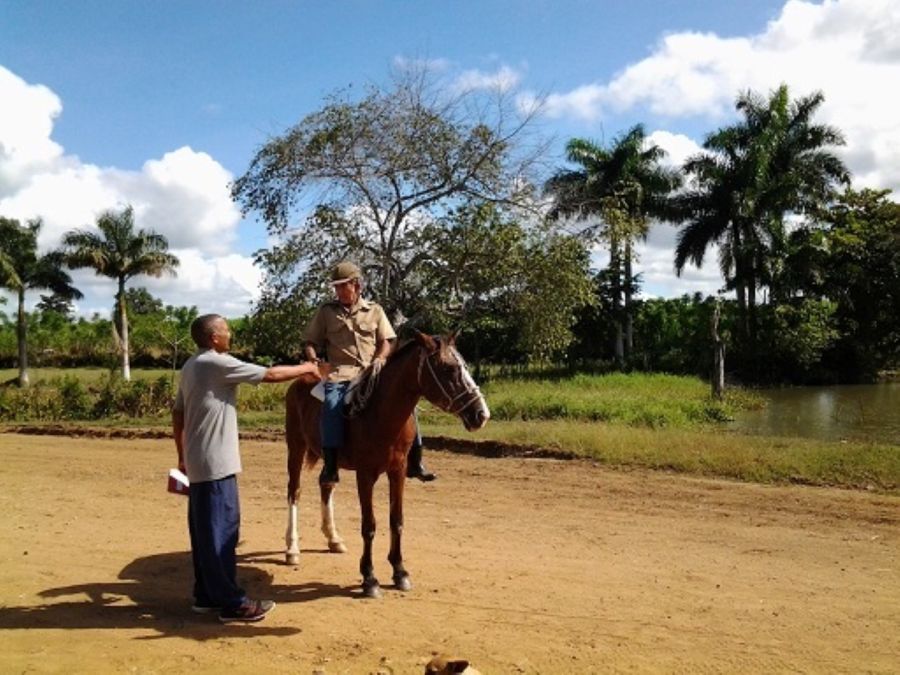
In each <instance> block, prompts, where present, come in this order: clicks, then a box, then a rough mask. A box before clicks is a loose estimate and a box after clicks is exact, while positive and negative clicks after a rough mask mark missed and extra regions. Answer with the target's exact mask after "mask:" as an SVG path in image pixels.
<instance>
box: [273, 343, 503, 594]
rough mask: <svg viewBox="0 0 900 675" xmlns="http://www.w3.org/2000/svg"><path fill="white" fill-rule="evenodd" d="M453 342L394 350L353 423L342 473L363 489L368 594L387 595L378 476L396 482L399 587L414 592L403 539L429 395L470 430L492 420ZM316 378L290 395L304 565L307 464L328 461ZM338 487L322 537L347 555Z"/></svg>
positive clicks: (295, 557) (292, 501)
mask: <svg viewBox="0 0 900 675" xmlns="http://www.w3.org/2000/svg"><path fill="white" fill-rule="evenodd" d="M453 342H454V340H453V338H452V337H451V338H446V339H441V338H432V337H429V336H428V335H425V334H423V333H417V334H416V336H415V339H414V340H411V341H410V342H408V343H407V344H405V345H404V346H403V347H401V348H400V349H398V350H397V351H396V352H394V353H393V354H392V355H391V356H390V358H389V359H388V360H387V363H386V364H385V365H384V367H383V368H382V369H381V373H380V374H379V376H378V378H379V381H378V383H377V389H376V390H375V392H374V396H373V397H372V400H371V402H370V403H369V405H368V406H367V407H366V408H365V409H364V410H363V411H362V412H361V413H359V415H358V416H356V417H354V418H353V419H349V420H347V421H346V425H347V426H346V431H345V443H344V446H343V447H342V448H340V450H339V453H338V464H339V466H340V468H342V469H352V470H355V471H356V489H357V492H358V494H359V507H360V511H361V515H362V528H361V529H362V538H363V554H362V557H361V558H360V561H359V571H360V573H361V574H362V577H363V583H362V587H363V591H364V593H365V595H366V596H368V597H379V596H380V595H381V590H380V588H379V585H378V579H376V578H375V575H374V570H373V566H372V541H373V539H374V538H375V510H374V507H373V504H372V492H373V489H374V486H375V482H376V481H377V480H378V477H379V476H380V475H381V474H383V473H387V475H388V480H389V481H390V502H391V505H390V506H391V511H390V512H391V516H390V522H391V550H390V553H389V555H388V560H389V561H390V563H391V566H392V567H393V572H394V573H393V580H394V584H395V586H396V587H397V588H398V589H400V590H403V591H407V590H409V589H410V588H412V584H411V583H410V581H409V574H408V573H407V571H406V569H404V567H403V555H402V553H401V551H400V539H401V535H402V533H403V488H404V485H405V481H406V455H407V452H408V451H409V447H410V445H411V444H412V440H413V436H414V434H415V424H414V421H413V417H412V415H413V410H414V409H415V407H416V403H417V402H418V401H419V399H420V398H422V397H424V398H426V399H428V400H429V401H431V403H433V404H434V405H435V406H437V407H438V408H440V409H441V410H444V411H445V412H449V413H453V414H455V415H457V416H458V417H459V418H460V419H461V420H462V423H463V425H465V427H466V429H468V430H469V431H475V430H477V429H480V428H481V427H483V426H484V425H485V424H486V423H487V421H488V419H489V418H490V412H489V411H488V407H487V404H486V403H485V400H484V397H483V396H482V395H481V392H480V391H479V389H478V387H477V386H476V384H475V381H474V380H473V379H472V376H471V375H469V371H468V370H467V369H466V364H465V361H463V359H462V357H461V356H460V354H459V352H457V351H456V348H455V347H454V346H453ZM315 383H316V381H315V379H314V378H313V377H311V376H309V377H304V378H302V379H298V380H296V381H295V382H294V383H293V384H292V385H291V386H290V388H289V389H288V392H287V397H286V405H287V417H286V429H285V430H286V436H287V444H288V506H289V515H288V527H287V533H286V535H285V543H286V544H287V551H286V553H285V558H286V560H287V562H288V564H290V565H296V564H297V563H298V562H299V558H300V549H299V547H298V544H299V537H298V534H297V498H298V496H299V492H300V471H301V468H302V466H303V465H304V464H305V465H306V466H307V467H311V466H313V465H315V463H316V462H317V461H318V460H319V458H320V456H321V444H320V440H319V411H320V408H321V403H320V402H319V401H318V400H317V399H316V398H314V397H313V396H311V395H310V390H311V388H312V387H313V386H314V385H315ZM332 491H333V487H332V486H328V487H326V486H320V493H321V499H322V533H323V534H324V535H325V536H326V538H327V539H328V548H329V550H330V551H333V552H344V551H346V548H345V547H344V543H343V540H342V539H341V538H340V536H339V535H338V533H337V531H336V529H335V527H334V509H333V502H332Z"/></svg>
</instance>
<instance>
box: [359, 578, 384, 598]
mask: <svg viewBox="0 0 900 675" xmlns="http://www.w3.org/2000/svg"><path fill="white" fill-rule="evenodd" d="M363 595H364V596H366V597H367V598H372V599H373V600H378V599H379V598H381V586H379V585H378V582H377V581H375V582H371V583H365V582H363Z"/></svg>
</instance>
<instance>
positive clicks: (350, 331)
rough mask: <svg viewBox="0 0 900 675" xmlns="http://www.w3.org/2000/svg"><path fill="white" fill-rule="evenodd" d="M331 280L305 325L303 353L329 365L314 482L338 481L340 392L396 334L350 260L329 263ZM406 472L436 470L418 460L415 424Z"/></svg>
mask: <svg viewBox="0 0 900 675" xmlns="http://www.w3.org/2000/svg"><path fill="white" fill-rule="evenodd" d="M331 285H332V287H333V288H334V294H335V296H336V298H337V299H336V300H334V301H331V302H327V303H325V304H324V305H322V306H321V307H319V309H318V311H317V312H316V314H315V316H313V318H312V321H311V322H310V324H309V327H308V328H307V329H306V336H305V341H306V358H307V359H308V360H310V361H312V362H318V360H319V359H318V356H317V350H318V353H322V352H323V351H324V352H326V353H327V355H328V361H329V363H330V364H331V367H332V370H331V373H330V374H329V376H328V380H327V381H326V382H325V400H324V401H323V402H322V416H321V418H320V432H321V438H322V460H323V461H322V473H321V474H319V483H321V484H322V485H333V484H335V483H337V482H338V480H339V479H338V466H337V454H338V448H340V447H341V446H342V445H343V444H344V415H343V412H344V395H345V394H346V392H347V387H348V386H349V384H350V380H352V379H353V378H354V377H356V375H358V374H359V373H360V372H361V371H362V370H363V369H365V368H366V367H368V366H369V364H374V367H375V368H380V367H381V366H382V365H384V361H385V359H387V356H388V354H390V352H391V342H392V341H393V340H394V339H395V338H396V337H397V335H396V333H394V329H393V327H392V326H391V323H390V321H388V318H387V316H386V315H385V313H384V310H383V309H382V308H381V306H380V305H378V304H376V303H374V302H369V301H368V300H365V299H363V298H362V273H361V272H360V270H359V267H357V266H356V265H354V264H353V263H351V262H342V263H338V264H337V265H335V267H334V269H333V270H332V272H331ZM406 475H407V476H408V477H410V478H418V479H419V480H423V481H430V480H434V479H435V478H436V476H435V475H434V474H433V473H429V472H428V471H426V470H425V467H424V466H422V440H421V436H420V435H419V432H418V424H417V425H416V438H415V440H414V441H413V445H412V448H410V451H409V457H408V459H407V465H406Z"/></svg>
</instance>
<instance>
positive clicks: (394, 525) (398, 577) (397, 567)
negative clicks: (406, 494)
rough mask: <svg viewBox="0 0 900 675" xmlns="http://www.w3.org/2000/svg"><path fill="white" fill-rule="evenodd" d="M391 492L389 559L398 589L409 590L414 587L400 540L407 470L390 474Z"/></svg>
mask: <svg viewBox="0 0 900 675" xmlns="http://www.w3.org/2000/svg"><path fill="white" fill-rule="evenodd" d="M388 479H389V480H390V493H391V551H390V553H388V561H389V562H390V563H391V567H393V568H394V575H393V580H394V586H396V587H397V589H398V590H401V591H408V590H410V589H411V588H412V582H410V580H409V572H407V571H406V568H404V567H403V552H402V551H401V548H400V541H401V539H402V538H403V488H404V486H405V485H406V472H405V471H391V472H390V473H389V474H388Z"/></svg>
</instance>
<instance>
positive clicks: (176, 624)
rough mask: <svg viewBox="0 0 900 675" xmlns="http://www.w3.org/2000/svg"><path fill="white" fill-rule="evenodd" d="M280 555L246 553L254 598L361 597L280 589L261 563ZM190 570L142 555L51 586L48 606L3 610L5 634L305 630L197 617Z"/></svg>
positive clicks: (196, 634) (241, 573)
mask: <svg viewBox="0 0 900 675" xmlns="http://www.w3.org/2000/svg"><path fill="white" fill-rule="evenodd" d="M274 555H275V552H270V551H263V552H257V553H248V554H245V555H241V556H239V558H238V579H239V580H240V582H241V584H242V585H243V586H244V588H245V589H246V590H247V594H248V595H250V596H252V597H264V598H272V599H274V600H275V601H276V602H277V603H306V602H315V601H316V600H319V599H322V598H328V597H333V596H345V597H346V596H352V595H353V594H354V590H355V587H350V586H347V587H344V586H337V585H334V584H321V583H305V584H291V585H278V584H273V583H272V581H273V578H272V575H271V574H269V573H268V572H266V571H264V570H263V569H261V568H259V567H255V566H254V563H260V562H270V561H272V560H274ZM191 570H192V566H191V554H190V552H188V551H183V552H177V553H161V554H157V555H151V556H145V557H141V558H137V559H136V560H134V561H133V562H131V563H129V564H128V565H126V566H125V567H124V568H123V569H122V571H121V572H120V573H119V575H118V581H100V582H95V583H86V584H77V585H74V586H62V587H59V588H48V589H47V590H44V591H41V592H40V593H39V595H40V596H41V598H46V599H47V600H48V602H46V603H44V604H32V605H24V606H20V607H15V606H6V607H0V629H6V630H9V629H17V628H18V629H28V628H37V629H40V628H55V629H58V628H63V629H67V628H68V629H73V630H80V629H86V628H94V629H96V628H110V629H116V630H119V629H123V628H124V629H137V630H143V631H148V632H150V633H151V634H149V635H147V634H144V635H141V636H138V637H136V638H135V639H138V640H153V639H159V638H164V637H174V636H177V637H180V638H188V639H194V640H199V641H204V640H209V639H219V638H221V637H222V631H223V630H227V631H228V634H229V635H237V636H240V635H248V636H249V635H254V636H261V635H276V636H287V635H295V634H297V633H299V632H301V630H300V628H299V627H298V628H293V627H289V626H272V627H269V626H267V625H266V622H265V621H263V622H262V623H258V624H230V625H229V626H228V627H227V628H226V627H223V626H222V624H221V623H219V621H218V619H217V617H216V615H214V614H213V615H197V614H194V613H193V612H191V607H190V600H191V598H190V589H191V587H192V585H193V579H192V571H191ZM276 611H277V609H276Z"/></svg>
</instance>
